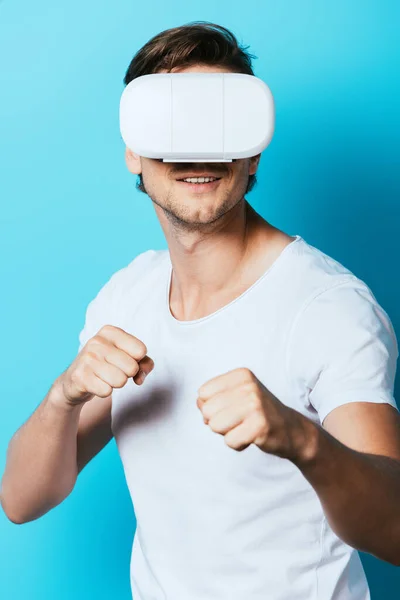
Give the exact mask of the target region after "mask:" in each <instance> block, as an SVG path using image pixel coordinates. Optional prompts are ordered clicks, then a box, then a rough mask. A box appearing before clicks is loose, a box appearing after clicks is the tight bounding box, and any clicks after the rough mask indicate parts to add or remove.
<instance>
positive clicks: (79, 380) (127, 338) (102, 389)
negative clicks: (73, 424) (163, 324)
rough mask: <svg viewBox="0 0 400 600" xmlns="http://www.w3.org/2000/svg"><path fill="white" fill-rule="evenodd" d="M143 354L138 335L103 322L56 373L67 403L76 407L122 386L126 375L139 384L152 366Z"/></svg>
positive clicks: (104, 396) (102, 396) (143, 346)
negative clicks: (68, 364)
mask: <svg viewBox="0 0 400 600" xmlns="http://www.w3.org/2000/svg"><path fill="white" fill-rule="evenodd" d="M146 353H147V348H146V346H145V345H144V343H143V342H141V341H140V340H139V339H138V338H136V337H135V336H133V335H130V334H129V333H127V332H126V331H124V330H123V329H120V328H119V327H114V326H113V325H104V327H102V328H101V329H100V330H99V331H98V332H97V334H96V335H95V336H93V337H92V338H90V340H88V342H87V343H86V344H85V346H84V347H83V348H82V350H81V351H80V352H79V354H78V356H77V357H76V358H75V360H74V361H73V362H72V363H71V365H70V366H69V367H68V369H67V370H66V371H64V373H62V375H61V376H60V383H61V389H62V390H63V394H64V396H65V398H66V400H67V402H68V403H69V404H72V405H74V406H76V405H79V404H82V403H84V402H87V401H88V400H91V399H92V398H93V397H94V396H100V397H101V398H106V397H107V396H109V395H110V394H111V393H112V391H113V388H122V387H123V386H124V385H125V384H126V382H127V381H128V378H129V377H133V381H134V382H135V383H136V384H142V383H143V381H144V379H145V377H146V375H148V374H149V373H150V371H152V370H153V368H154V361H153V360H152V359H151V358H150V357H148V356H147V355H146Z"/></svg>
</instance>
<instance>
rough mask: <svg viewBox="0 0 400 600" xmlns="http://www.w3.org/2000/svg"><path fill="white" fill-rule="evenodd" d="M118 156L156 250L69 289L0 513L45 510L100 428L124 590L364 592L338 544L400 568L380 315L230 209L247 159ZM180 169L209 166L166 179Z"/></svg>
mask: <svg viewBox="0 0 400 600" xmlns="http://www.w3.org/2000/svg"><path fill="white" fill-rule="evenodd" d="M173 70H174V72H189V71H192V72H217V71H221V72H224V71H225V72H227V71H228V69H227V68H226V67H225V66H219V65H216V64H213V65H207V64H204V63H197V64H192V65H190V66H183V67H180V68H179V67H177V68H174V69H173ZM159 72H166V70H165V69H160V70H159ZM194 126H195V124H194ZM125 158H126V163H127V167H128V169H129V171H130V172H131V173H133V174H140V175H141V176H142V181H143V188H144V191H145V192H146V193H147V194H148V196H149V197H150V198H151V200H152V202H153V204H154V208H155V211H156V214H157V217H158V219H159V221H160V224H161V226H162V229H163V231H164V234H165V237H166V241H167V244H168V251H154V250H149V251H147V252H144V253H142V254H140V255H139V256H137V257H136V258H135V259H134V260H133V261H132V262H131V263H129V265H128V266H127V267H124V268H123V269H121V270H119V271H118V272H116V273H115V274H114V275H113V276H112V277H111V279H110V280H109V281H108V282H107V283H106V285H104V286H103V288H102V289H101V290H100V292H99V293H98V295H97V296H96V298H95V299H94V300H93V301H92V302H91V303H90V304H89V307H88V310H87V314H86V322H85V327H84V329H83V330H82V331H81V334H80V346H79V352H78V356H77V357H76V359H75V360H74V361H73V363H72V364H71V365H70V366H69V367H68V369H67V370H66V371H65V372H64V373H62V374H61V375H60V377H59V378H58V379H57V380H56V381H55V382H54V385H53V386H52V388H51V390H50V392H49V394H48V395H47V396H46V398H45V400H44V401H43V402H42V404H41V405H40V406H39V407H38V409H37V410H36V411H35V413H34V414H33V415H32V416H31V418H30V419H29V420H28V421H27V422H26V423H25V424H24V426H23V428H21V430H19V431H18V432H17V433H16V435H15V436H14V438H13V439H12V440H11V442H10V447H9V452H8V461H7V467H6V471H5V474H4V476H3V481H2V505H3V508H4V510H5V512H6V514H7V515H8V517H9V518H10V519H11V520H12V521H14V522H15V523H23V522H26V521H29V520H32V519H35V518H38V517H39V516H40V515H42V514H44V513H45V512H46V511H48V510H50V509H51V508H52V507H54V506H56V505H57V504H58V503H60V502H61V501H62V500H63V499H64V498H65V497H66V496H67V495H68V494H69V493H70V492H71V491H72V489H73V487H74V485H75V482H76V477H77V474H78V473H79V472H80V471H81V470H82V468H83V467H84V466H85V464H87V463H88V462H89V461H90V460H91V459H92V458H93V457H94V456H95V455H96V454H97V453H98V452H99V451H100V450H101V448H103V447H104V446H105V445H106V444H107V443H108V442H109V441H110V439H111V438H112V437H113V436H114V437H115V440H116V443H117V446H118V450H119V453H120V455H121V459H122V461H123V465H124V471H125V475H126V480H127V485H128V487H129V490H130V493H131V496H132V500H133V503H134V507H135V513H136V517H137V529H136V533H135V538H134V543H133V550H132V559H131V573H130V574H131V587H132V593H133V597H134V598H135V600H150V598H151V599H157V600H158V599H160V600H161V599H165V598H167V599H168V600H180V599H185V600H186V599H189V598H190V600H200V599H202V600H203V599H205V598H209V599H211V598H212V599H216V600H217V599H218V600H219V599H229V600H239V599H240V600H242V599H244V598H246V599H248V600H261V599H266V598H268V599H270V600H289V599H290V600H306V599H310V598H321V600H339V599H340V600H344V599H346V600H347V599H354V600H361V599H362V600H367V599H369V598H370V596H369V592H368V586H367V583H366V579H365V575H364V572H363V569H362V565H361V562H360V559H359V555H358V553H357V552H356V550H355V549H358V550H363V551H365V552H369V553H371V554H373V555H375V556H377V557H379V558H380V559H382V560H385V561H387V562H390V563H391V564H393V565H398V564H400V508H399V498H400V427H399V425H400V419H399V414H398V411H397V407H396V403H395V401H394V398H393V380H394V375H395V363H396V359H397V355H398V350H397V343H396V337H395V334H394V331H393V328H392V325H391V323H390V320H389V317H388V316H387V314H386V313H385V311H384V310H383V309H382V308H381V307H380V306H379V304H378V303H377V301H376V300H375V298H374V296H373V294H372V292H371V291H370V290H369V288H368V287H367V286H366V284H365V283H363V282H362V281H361V280H360V279H358V278H357V277H356V276H355V275H353V274H352V273H351V272H350V271H349V270H348V269H346V268H345V267H344V266H342V265H340V264H339V263H338V262H337V261H335V260H334V259H332V258H330V257H328V256H327V255H325V254H323V253H322V252H321V251H319V250H317V249H316V248H314V247H312V246H310V245H309V244H307V242H306V241H305V240H304V239H303V238H302V237H301V236H299V235H296V236H290V235H287V234H286V233H284V232H283V231H281V230H279V229H277V228H276V227H274V226H272V225H271V224H269V223H268V222H267V221H266V220H264V219H263V218H262V217H261V216H260V215H259V214H257V213H256V212H255V211H254V210H253V209H252V208H251V207H250V205H249V204H248V202H247V200H246V199H245V197H244V193H245V191H246V186H247V185H248V181H249V177H250V176H252V175H254V174H255V173H256V171H257V167H258V163H259V160H260V155H258V156H255V157H252V158H250V159H242V160H237V161H235V162H232V163H203V164H201V163H194V164H189V163H186V164H179V163H162V162H160V161H157V160H154V159H148V158H143V157H140V156H138V155H135V154H134V153H133V152H131V151H130V150H129V149H128V148H127V149H126V153H125ZM197 176H199V177H201V178H203V177H205V176H207V177H209V176H210V177H213V178H214V177H215V178H218V181H217V182H214V183H212V184H207V183H198V184H193V183H184V182H183V181H182V180H183V179H185V178H195V177H197ZM201 186H204V187H203V188H201ZM33 449H35V452H32V450H33ZM33 469H34V470H35V472H38V473H41V474H42V478H41V480H40V481H37V480H35V481H31V479H30V478H29V473H30V472H32V470H33Z"/></svg>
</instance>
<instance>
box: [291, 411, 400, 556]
mask: <svg viewBox="0 0 400 600" xmlns="http://www.w3.org/2000/svg"><path fill="white" fill-rule="evenodd" d="M301 419H302V421H303V426H304V431H305V432H306V436H305V439H306V440H308V441H307V442H306V443H305V445H304V448H303V449H302V451H301V452H300V455H299V459H298V460H295V461H293V462H294V463H295V464H296V466H297V467H298V468H299V469H300V470H301V472H302V473H303V475H304V477H305V478H306V479H307V480H308V481H309V483H310V484H311V485H312V486H313V488H314V489H315V491H316V492H317V494H318V496H319V499H320V501H321V504H322V506H323V509H324V512H325V514H326V517H327V519H328V521H329V524H330V526H331V527H332V529H333V531H335V533H336V534H337V535H338V537H340V538H341V539H342V540H343V541H345V542H346V543H347V544H349V545H350V546H352V547H353V548H356V549H357V550H361V551H363V552H367V553H369V554H372V555H374V556H376V557H377V558H379V559H381V560H384V561H387V562H389V563H391V564H393V565H396V566H400V416H399V413H398V412H397V411H396V409H394V408H393V407H392V406H390V405H388V404H373V403H368V402H355V403H351V404H346V405H343V406H339V407H337V408H336V409H334V410H333V411H332V412H331V413H330V414H329V415H328V416H327V418H326V419H325V421H324V428H322V427H320V426H319V425H316V424H314V423H313V422H312V421H310V420H309V419H307V418H306V417H304V416H303V415H301ZM325 428H326V429H325ZM329 431H330V432H332V433H330V432H329ZM335 436H336V437H335Z"/></svg>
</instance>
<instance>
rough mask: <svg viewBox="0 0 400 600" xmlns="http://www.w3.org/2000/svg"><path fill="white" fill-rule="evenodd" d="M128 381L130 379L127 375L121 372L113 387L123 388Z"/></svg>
mask: <svg viewBox="0 0 400 600" xmlns="http://www.w3.org/2000/svg"><path fill="white" fill-rule="evenodd" d="M127 381H128V378H127V376H126V375H125V373H123V372H122V371H119V373H118V374H116V375H115V377H114V381H113V387H117V388H121V387H123V386H124V385H125V384H126V382H127Z"/></svg>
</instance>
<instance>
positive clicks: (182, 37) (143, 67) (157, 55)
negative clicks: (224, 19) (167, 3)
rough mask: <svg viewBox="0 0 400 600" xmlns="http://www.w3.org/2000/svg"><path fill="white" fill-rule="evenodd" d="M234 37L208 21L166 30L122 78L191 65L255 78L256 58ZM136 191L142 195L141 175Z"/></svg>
mask: <svg viewBox="0 0 400 600" xmlns="http://www.w3.org/2000/svg"><path fill="white" fill-rule="evenodd" d="M247 48H248V46H245V47H243V46H240V45H239V44H238V41H237V39H236V37H235V36H234V35H233V33H231V32H230V31H229V30H228V29H226V28H225V27H222V26H221V25H216V24H215V23H209V22H207V21H192V22H191V23H188V24H186V25H182V26H181V27H174V28H172V29H167V30H165V31H162V32H161V33H159V34H157V35H156V36H154V37H153V38H151V39H150V40H149V41H148V42H147V43H146V44H145V45H144V46H143V47H142V48H141V49H140V50H139V51H138V52H137V53H136V54H135V56H134V57H133V59H132V61H131V63H130V65H129V67H128V69H127V71H126V74H125V77H124V84H125V85H128V83H130V82H131V81H133V79H136V77H141V76H142V75H150V74H152V73H158V72H159V71H160V70H162V69H165V70H166V71H167V72H170V71H171V70H172V69H173V68H175V67H180V68H182V67H188V66H191V65H194V64H206V65H218V66H222V67H225V68H227V69H229V70H231V71H232V72H233V73H244V74H246V75H254V73H253V69H252V66H251V59H252V58H257V56H255V55H253V54H250V53H248V52H246V50H247ZM256 181H257V179H256V175H255V174H254V175H250V176H249V181H248V185H247V189H246V193H247V192H250V190H252V189H253V187H254V185H255V184H256ZM136 187H137V189H139V190H140V191H141V192H145V189H144V187H143V179H142V175H141V174H140V175H139V183H138V184H137V185H136Z"/></svg>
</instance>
